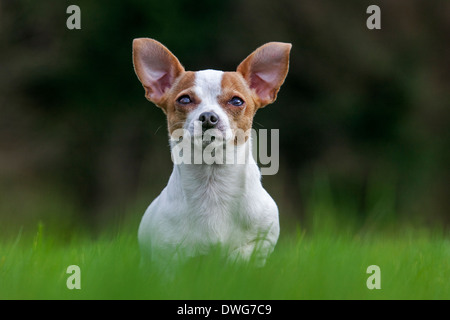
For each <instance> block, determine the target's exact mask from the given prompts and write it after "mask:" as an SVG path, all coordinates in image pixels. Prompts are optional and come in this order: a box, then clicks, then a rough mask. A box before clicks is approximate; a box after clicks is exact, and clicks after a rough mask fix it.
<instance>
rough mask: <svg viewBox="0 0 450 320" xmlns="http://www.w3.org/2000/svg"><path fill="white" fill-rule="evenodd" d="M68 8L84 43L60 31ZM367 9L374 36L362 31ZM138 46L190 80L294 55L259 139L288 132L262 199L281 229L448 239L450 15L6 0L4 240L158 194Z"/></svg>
mask: <svg viewBox="0 0 450 320" xmlns="http://www.w3.org/2000/svg"><path fill="white" fill-rule="evenodd" d="M71 4H76V5H78V6H79V7H80V8H81V27H82V29H81V30H68V29H67V28H66V19H67V18H68V17H69V14H66V9H67V7H68V6H69V5H71ZM371 4H376V5H378V6H380V8H381V27H382V29H381V30H368V29H367V27H366V19H367V18H368V17H369V15H368V14H367V13H366V9H367V7H368V6H369V5H371ZM137 37H151V38H155V39H157V40H159V41H160V42H162V43H163V44H165V45H166V46H167V47H168V48H169V49H170V50H171V51H172V52H173V53H174V54H175V55H176V56H177V57H178V58H179V60H180V61H181V62H182V64H183V65H184V66H185V68H186V69H187V70H201V69H208V68H212V69H219V70H224V71H232V70H235V68H236V67H237V65H238V64H239V63H240V61H242V60H243V59H244V58H245V57H246V56H247V55H248V54H250V53H251V52H252V51H253V50H254V49H256V48H257V47H258V46H260V45H262V44H264V43H266V42H269V41H283V42H290V43H292V44H293V48H292V52H291V65H290V71H289V74H288V77H287V79H286V82H285V84H284V85H283V87H282V89H281V91H280V93H279V96H278V100H277V102H276V103H275V104H274V105H271V106H268V107H267V108H265V109H262V110H260V111H259V112H258V113H257V115H256V118H255V125H254V127H255V128H256V129H259V128H267V129H271V128H277V129H279V130H280V145H281V146H280V170H279V172H278V174H277V175H275V176H265V177H264V178H263V184H264V186H265V187H266V189H267V190H268V191H269V193H270V194H271V195H272V196H273V198H274V199H275V200H276V202H277V203H278V206H279V209H280V216H281V219H282V227H283V226H285V227H288V225H292V224H291V223H290V222H291V221H294V222H299V223H300V225H301V226H302V228H304V229H305V230H308V228H310V227H311V224H312V222H311V221H312V215H314V214H315V213H317V210H315V209H314V208H313V207H314V204H315V205H316V207H315V208H316V209H317V204H318V203H319V204H320V203H322V202H326V203H327V204H328V205H329V206H328V207H332V208H334V210H331V211H333V212H334V214H335V219H336V220H337V221H340V220H341V219H344V217H345V218H349V217H350V218H351V219H352V221H354V222H355V224H356V226H357V228H364V227H366V226H367V224H368V223H369V224H372V223H378V224H382V225H391V226H392V225H393V226H398V225H400V224H402V225H409V224H412V225H418V226H423V225H425V226H433V225H434V226H448V225H449V222H450V213H449V209H450V201H449V185H450V184H449V180H450V170H449V162H450V152H449V150H450V130H449V129H448V120H449V118H450V117H449V116H450V103H449V101H450V90H449V89H450V58H449V57H450V41H449V40H450V2H449V1H437V0H431V1H418V0H396V1H381V0H376V1H361V0H346V1H331V0H330V1H326V0H301V1H300V0H278V1H273V0H249V1H244V0H231V1H207V0H197V1H184V0H180V1H172V0H165V1H156V0H154V1H150V0H149V1H140V0H139V1H138V0H132V1H111V0H108V1H106V0H100V1H86V0H79V1H70V2H68V1H59V0H58V1H57V0H54V1H52V0H46V1H35V0H0V232H2V233H4V234H7V233H8V232H12V233H17V230H18V229H19V228H24V227H25V228H27V226H35V225H36V223H37V222H39V221H40V222H41V223H42V224H45V225H54V226H56V228H58V229H59V230H63V231H64V232H66V231H67V232H70V231H71V230H73V228H76V227H79V226H82V227H83V228H86V229H88V230H98V229H101V228H102V226H104V225H105V224H109V223H111V222H112V221H113V222H114V221H121V220H123V219H128V218H130V217H131V218H132V219H139V218H140V216H141V215H142V214H143V212H144V211H145V209H146V207H147V205H148V204H149V203H150V202H151V201H152V200H153V199H154V198H155V197H156V196H157V195H158V194H159V192H160V191H161V190H162V189H163V188H164V186H165V185H166V183H167V180H168V178H169V175H170V173H171V170H172V162H171V160H170V154H169V148H168V142H167V129H166V119H165V116H164V114H163V113H162V112H161V110H160V109H158V108H156V107H155V106H154V105H152V104H151V103H149V102H148V101H147V100H146V99H145V98H144V90H143V88H142V86H141V84H140V83H139V81H138V79H137V77H136V75H135V73H134V70H133V66H132V59H131V44H132V40H133V39H134V38H137ZM313 209H314V210H313ZM288 222H289V223H288Z"/></svg>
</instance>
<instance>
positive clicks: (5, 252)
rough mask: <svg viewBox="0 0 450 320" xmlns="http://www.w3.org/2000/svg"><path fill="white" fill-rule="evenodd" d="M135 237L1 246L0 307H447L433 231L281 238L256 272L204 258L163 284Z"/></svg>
mask: <svg viewBox="0 0 450 320" xmlns="http://www.w3.org/2000/svg"><path fill="white" fill-rule="evenodd" d="M136 228H137V224H131V225H130V226H129V227H128V228H123V229H121V230H120V231H116V232H115V233H112V232H104V233H103V234H101V235H100V236H98V237H96V238H95V239H93V238H92V237H91V236H88V235H84V236H83V235H77V236H74V237H72V238H71V239H70V240H67V239H65V240H64V241H62V240H61V239H60V238H61V237H60V236H55V235H53V234H52V233H51V232H50V231H48V232H47V230H46V228H45V226H42V225H40V226H39V227H38V230H37V231H36V232H35V233H34V234H32V235H23V234H20V233H19V234H18V235H17V237H16V239H10V240H3V241H0V299H450V241H449V239H448V237H446V236H445V235H444V234H443V233H442V232H441V233H432V232H430V231H418V230H409V231H407V229H403V231H399V232H396V233H392V232H378V233H375V232H373V233H364V235H359V234H358V233H351V232H339V231H336V230H333V229H330V228H328V229H327V230H322V231H317V232H314V233H311V234H306V233H305V232H303V231H298V232H295V231H294V232H291V231H289V232H288V231H286V232H284V233H283V234H282V237H281V238H280V241H279V242H278V244H277V247H276V249H275V252H274V253H273V255H272V256H271V258H270V260H269V262H268V263H267V265H266V266H265V267H264V268H260V269H256V268H252V267H244V266H226V265H224V264H223V263H222V260H221V259H217V257H214V256H212V257H209V258H205V259H202V260H196V261H194V262H192V263H189V264H187V265H186V266H185V267H183V268H182V269H181V270H180V271H179V273H178V274H177V275H176V276H175V278H174V279H172V280H168V279H164V278H162V277H160V276H159V275H158V274H157V273H156V272H155V271H154V270H153V268H152V267H151V266H150V267H149V268H147V269H140V267H139V260H140V254H139V249H138V245H137V240H136V230H135V229H136ZM299 230H300V229H299ZM69 265H78V266H79V267H80V268H81V289H80V290H76V289H74V290H69V289H68V288H67V287H66V280H67V278H68V277H69V274H67V273H66V269H67V267H68V266H69ZM369 265H378V266H379V267H380V269H381V289H380V290H376V289H374V290H369V289H368V288H367V286H366V280H367V278H368V277H369V276H370V275H369V274H366V269H367V267H368V266H369Z"/></svg>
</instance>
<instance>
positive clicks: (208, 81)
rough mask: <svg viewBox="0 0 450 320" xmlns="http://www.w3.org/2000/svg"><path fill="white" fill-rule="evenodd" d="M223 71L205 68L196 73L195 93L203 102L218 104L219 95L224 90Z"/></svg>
mask: <svg viewBox="0 0 450 320" xmlns="http://www.w3.org/2000/svg"><path fill="white" fill-rule="evenodd" d="M222 76H223V71H217V70H203V71H197V72H196V73H195V87H194V90H195V93H196V94H197V96H198V97H199V98H200V99H201V100H202V104H209V105H210V104H217V97H218V96H219V95H220V94H221V92H222Z"/></svg>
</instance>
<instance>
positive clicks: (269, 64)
mask: <svg viewBox="0 0 450 320" xmlns="http://www.w3.org/2000/svg"><path fill="white" fill-rule="evenodd" d="M291 47H292V45H291V44H290V43H283V42H269V43H266V44H265V45H263V46H261V47H259V48H258V49H256V50H255V51H254V52H253V53H252V54H250V55H249V56H248V57H247V58H245V60H244V61H242V62H241V64H240V65H239V66H238V68H237V72H239V73H241V74H242V76H243V77H244V79H245V80H246V81H247V84H248V85H249V87H250V88H251V89H253V90H254V92H255V93H256V95H257V97H258V99H259V103H260V105H259V107H263V106H265V105H267V104H270V103H272V102H274V101H275V100H276V98H277V93H278V91H279V90H280V87H281V85H282V84H283V82H284V79H285V78H286V75H287V72H288V69H289V53H290V51H291Z"/></svg>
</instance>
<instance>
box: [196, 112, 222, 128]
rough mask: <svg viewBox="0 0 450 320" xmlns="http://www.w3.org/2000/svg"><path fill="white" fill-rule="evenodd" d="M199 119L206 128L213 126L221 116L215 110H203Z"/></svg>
mask: <svg viewBox="0 0 450 320" xmlns="http://www.w3.org/2000/svg"><path fill="white" fill-rule="evenodd" d="M198 120H200V121H201V122H202V127H203V128H204V129H208V128H213V127H215V126H216V124H217V123H218V122H219V116H218V115H217V114H216V113H214V112H203V113H202V114H201V115H200V117H198Z"/></svg>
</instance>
